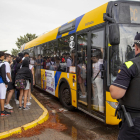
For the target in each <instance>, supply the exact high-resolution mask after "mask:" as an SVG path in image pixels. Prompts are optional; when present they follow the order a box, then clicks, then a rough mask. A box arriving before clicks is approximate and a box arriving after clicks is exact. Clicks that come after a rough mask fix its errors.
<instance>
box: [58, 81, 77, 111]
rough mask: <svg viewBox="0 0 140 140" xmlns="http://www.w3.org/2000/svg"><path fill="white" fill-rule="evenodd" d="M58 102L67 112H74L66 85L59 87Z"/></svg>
mask: <svg viewBox="0 0 140 140" xmlns="http://www.w3.org/2000/svg"><path fill="white" fill-rule="evenodd" d="M60 102H61V103H62V105H63V106H64V107H66V108H67V109H68V110H74V107H73V106H72V104H71V94H70V89H69V86H68V85H67V84H62V85H61V87H60Z"/></svg>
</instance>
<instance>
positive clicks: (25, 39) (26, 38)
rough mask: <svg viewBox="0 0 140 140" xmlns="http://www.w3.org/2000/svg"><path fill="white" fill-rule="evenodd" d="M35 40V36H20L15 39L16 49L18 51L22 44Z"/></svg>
mask: <svg viewBox="0 0 140 140" xmlns="http://www.w3.org/2000/svg"><path fill="white" fill-rule="evenodd" d="M35 38H37V36H36V34H29V33H27V34H26V35H24V36H23V37H22V36H20V37H19V38H17V42H16V45H17V47H18V49H20V47H21V46H22V45H23V44H25V43H27V42H29V41H31V40H33V39H35Z"/></svg>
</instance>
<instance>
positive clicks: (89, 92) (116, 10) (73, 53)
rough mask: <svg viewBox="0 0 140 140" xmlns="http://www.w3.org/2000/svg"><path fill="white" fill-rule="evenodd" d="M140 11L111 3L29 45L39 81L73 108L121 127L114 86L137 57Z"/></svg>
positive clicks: (139, 4)
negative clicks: (111, 89) (124, 67)
mask: <svg viewBox="0 0 140 140" xmlns="http://www.w3.org/2000/svg"><path fill="white" fill-rule="evenodd" d="M139 15H140V2H136V1H110V2H108V3H105V4H103V5H102V6H100V7H98V8H96V9H93V10H92V11H90V12H88V13H86V14H83V15H81V16H79V17H78V18H76V19H74V20H72V21H70V22H67V23H66V24H64V25H62V26H61V27H58V28H56V29H54V30H52V31H50V32H48V33H45V34H43V35H42V36H39V37H38V38H36V39H34V40H32V41H30V42H28V43H26V44H24V45H23V46H22V47H21V51H22V52H25V51H27V52H29V54H30V57H34V58H35V59H36V60H34V59H32V60H31V61H32V62H33V61H34V62H33V64H34V68H35V85H36V86H37V87H40V88H41V89H43V90H45V91H46V92H48V93H50V94H52V95H54V96H56V97H57V98H59V99H60V101H61V103H62V104H63V105H64V106H65V107H66V108H67V109H69V110H72V109H73V108H78V109H79V110H82V111H83V112H85V113H87V114H89V115H91V116H93V117H95V118H97V119H99V120H100V121H103V122H105V123H106V124H111V125H117V124H118V123H119V120H118V119H117V118H116V117H115V109H116V106H117V100H114V99H112V98H111V95H110V92H109V86H110V85H111V83H112V82H113V81H114V80H115V78H116V76H117V73H118V70H119V68H120V67H121V65H122V64H123V63H124V62H125V61H127V60H129V59H131V58H132V57H134V51H133V49H132V44H133V39H134V36H135V35H136V33H137V32H139V29H140V16H139ZM38 28H39V27H38ZM43 59H44V60H43ZM45 59H47V60H45ZM44 65H45V66H44Z"/></svg>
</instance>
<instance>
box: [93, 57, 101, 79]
mask: <svg viewBox="0 0 140 140" xmlns="http://www.w3.org/2000/svg"><path fill="white" fill-rule="evenodd" d="M100 64H103V59H99V60H98V62H96V63H94V64H92V69H93V77H95V76H96V75H97V73H98V72H99V71H100ZM97 77H98V78H101V72H100V73H99V75H98V76H97Z"/></svg>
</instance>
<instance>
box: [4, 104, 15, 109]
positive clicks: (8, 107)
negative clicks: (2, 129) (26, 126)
mask: <svg viewBox="0 0 140 140" xmlns="http://www.w3.org/2000/svg"><path fill="white" fill-rule="evenodd" d="M4 108H7V109H13V107H12V106H11V105H10V104H8V105H6V104H5V105H4Z"/></svg>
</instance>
